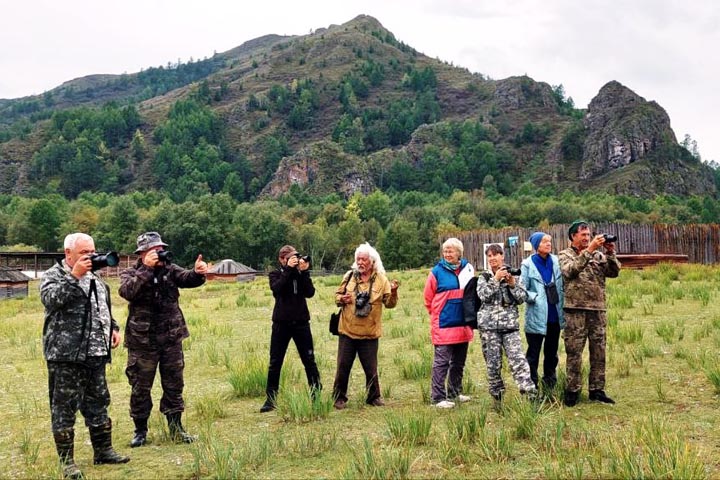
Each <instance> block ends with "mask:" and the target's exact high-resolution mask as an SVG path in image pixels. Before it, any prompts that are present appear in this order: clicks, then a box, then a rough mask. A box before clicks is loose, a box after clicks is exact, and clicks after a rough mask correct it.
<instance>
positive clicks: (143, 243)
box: [135, 232, 167, 253]
mask: <svg viewBox="0 0 720 480" xmlns="http://www.w3.org/2000/svg"><path fill="white" fill-rule="evenodd" d="M158 245H160V246H162V247H167V243H163V241H162V238H160V234H159V233H157V232H145V233H141V234H140V235H138V237H137V250H135V253H142V252H145V251H147V250H150V249H151V248H153V247H157V246H158Z"/></svg>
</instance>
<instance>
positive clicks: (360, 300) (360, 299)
mask: <svg viewBox="0 0 720 480" xmlns="http://www.w3.org/2000/svg"><path fill="white" fill-rule="evenodd" d="M369 301H370V292H358V293H357V295H355V308H357V309H358V310H360V309H362V308H365V305H367V303H368V302H369Z"/></svg>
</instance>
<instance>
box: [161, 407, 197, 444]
mask: <svg viewBox="0 0 720 480" xmlns="http://www.w3.org/2000/svg"><path fill="white" fill-rule="evenodd" d="M166 417H167V421H168V427H169V428H170V438H172V440H173V441H174V442H175V443H193V442H194V441H195V440H197V436H195V435H190V434H189V433H187V432H186V431H185V429H184V428H183V425H182V412H177V413H169V414H167V415H166Z"/></svg>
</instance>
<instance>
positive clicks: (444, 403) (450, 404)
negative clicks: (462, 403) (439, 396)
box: [433, 400, 455, 408]
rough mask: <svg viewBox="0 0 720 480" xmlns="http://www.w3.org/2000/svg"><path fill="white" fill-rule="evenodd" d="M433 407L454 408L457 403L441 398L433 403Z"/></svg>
mask: <svg viewBox="0 0 720 480" xmlns="http://www.w3.org/2000/svg"><path fill="white" fill-rule="evenodd" d="M433 407H436V408H453V407H455V404H454V403H453V402H451V401H450V400H440V401H439V402H437V403H433Z"/></svg>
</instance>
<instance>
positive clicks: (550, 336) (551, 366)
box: [525, 322, 560, 387]
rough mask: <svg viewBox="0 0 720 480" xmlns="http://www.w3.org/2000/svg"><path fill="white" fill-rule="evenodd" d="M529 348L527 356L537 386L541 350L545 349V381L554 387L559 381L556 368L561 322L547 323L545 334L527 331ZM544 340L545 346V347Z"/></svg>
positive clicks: (531, 374) (531, 376) (531, 375)
mask: <svg viewBox="0 0 720 480" xmlns="http://www.w3.org/2000/svg"><path fill="white" fill-rule="evenodd" d="M525 338H526V339H527V343H528V349H527V353H526V354H525V357H526V358H527V362H528V365H529V366H530V378H532V381H533V383H534V384H535V386H536V387H537V385H538V365H539V364H540V350H541V349H542V350H543V355H544V359H543V382H545V385H548V386H549V387H554V386H555V383H557V375H556V374H555V369H556V368H557V365H558V344H559V342H560V323H558V322H553V323H548V324H547V331H546V334H545V335H542V334H539V333H527V332H526V333H525ZM543 341H544V342H545V348H544V349H543V348H542V347H543Z"/></svg>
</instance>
